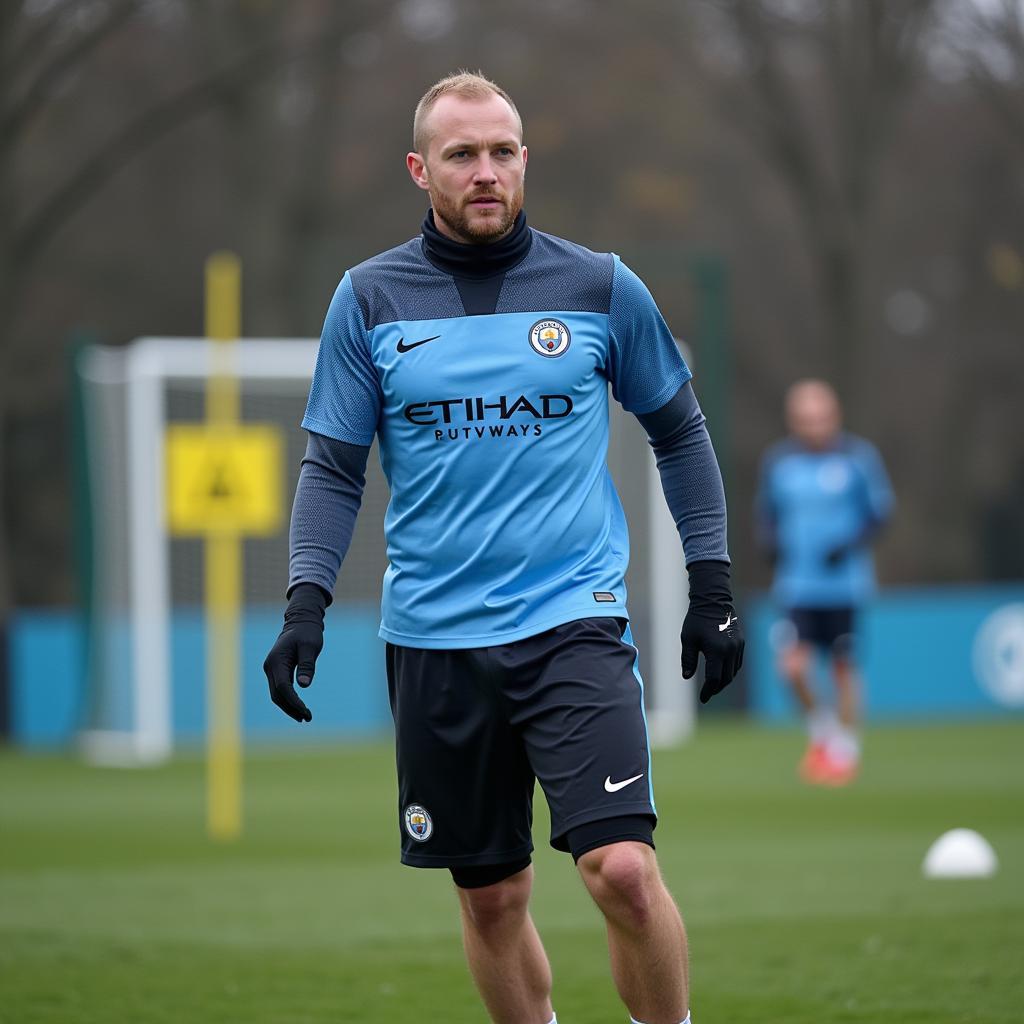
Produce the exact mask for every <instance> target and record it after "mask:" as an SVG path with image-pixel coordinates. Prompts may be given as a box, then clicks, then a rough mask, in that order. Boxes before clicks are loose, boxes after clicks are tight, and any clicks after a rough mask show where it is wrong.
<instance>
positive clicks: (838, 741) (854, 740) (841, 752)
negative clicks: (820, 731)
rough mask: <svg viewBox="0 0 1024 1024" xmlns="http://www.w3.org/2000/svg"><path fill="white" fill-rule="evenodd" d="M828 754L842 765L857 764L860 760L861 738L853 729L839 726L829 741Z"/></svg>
mask: <svg viewBox="0 0 1024 1024" xmlns="http://www.w3.org/2000/svg"><path fill="white" fill-rule="evenodd" d="M828 752H829V756H830V757H833V758H835V760H837V761H839V762H841V763H842V764H855V763H856V762H857V761H859V760H860V738H859V737H858V736H857V733H856V732H855V731H854V730H853V729H849V728H847V727H846V726H839V728H837V729H836V731H835V732H834V733H833V735H832V737H831V739H830V740H829V741H828Z"/></svg>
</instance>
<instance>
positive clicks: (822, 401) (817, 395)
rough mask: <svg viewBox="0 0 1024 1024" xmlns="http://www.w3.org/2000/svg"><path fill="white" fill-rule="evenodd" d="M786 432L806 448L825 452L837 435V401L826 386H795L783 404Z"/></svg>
mask: <svg viewBox="0 0 1024 1024" xmlns="http://www.w3.org/2000/svg"><path fill="white" fill-rule="evenodd" d="M786 419H787V421H788V423H789V429H790V432H791V433H792V434H793V436H794V437H796V438H798V439H799V440H800V441H802V442H803V443H804V444H806V445H807V446H808V447H810V448H827V447H828V446H829V445H830V444H831V443H832V441H833V440H834V439H835V436H836V434H838V433H839V426H840V417H839V401H838V399H837V398H836V396H835V392H834V391H833V390H832V389H831V388H830V387H828V385H826V384H823V383H820V382H818V381H806V382H804V383H802V384H797V385H796V386H794V387H793V389H792V390H791V391H790V393H789V395H788V397H787V400H786Z"/></svg>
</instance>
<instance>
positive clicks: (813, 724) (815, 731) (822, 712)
mask: <svg viewBox="0 0 1024 1024" xmlns="http://www.w3.org/2000/svg"><path fill="white" fill-rule="evenodd" d="M838 728H839V723H838V721H836V715H835V712H834V711H833V710H832V709H831V708H815V709H814V710H813V711H810V712H808V714H807V732H808V733H809V734H810V737H811V742H812V743H813V744H815V746H826V745H827V744H828V743H830V742H831V740H832V737H833V736H834V735H835V733H836V730H837V729H838ZM684 1024H685V1022H684Z"/></svg>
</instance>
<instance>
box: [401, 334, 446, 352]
mask: <svg viewBox="0 0 1024 1024" xmlns="http://www.w3.org/2000/svg"><path fill="white" fill-rule="evenodd" d="M440 337H441V335H440V334H435V335H434V336H433V337H432V338H424V339H423V340H422V341H411V342H409V344H408V345H406V343H405V338H404V337H402V338H399V339H398V351H399V352H408V351H410V350H411V349H414V348H419V347H420V345H426V343H427V342H428V341H437V339H438V338H440Z"/></svg>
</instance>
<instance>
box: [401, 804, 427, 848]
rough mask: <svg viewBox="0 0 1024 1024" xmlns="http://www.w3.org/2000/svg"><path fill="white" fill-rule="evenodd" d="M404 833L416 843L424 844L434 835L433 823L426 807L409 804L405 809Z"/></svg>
mask: <svg viewBox="0 0 1024 1024" xmlns="http://www.w3.org/2000/svg"><path fill="white" fill-rule="evenodd" d="M405 831H406V832H408V833H409V835H410V836H411V837H412V838H413V839H415V840H416V842H417V843H425V842H426V841H427V840H428V839H429V838H430V837H431V836H432V835H433V834H434V822H433V819H432V818H431V817H430V815H429V813H428V812H427V809H426V807H422V806H421V805H420V804H409V806H408V807H406V809H405Z"/></svg>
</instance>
